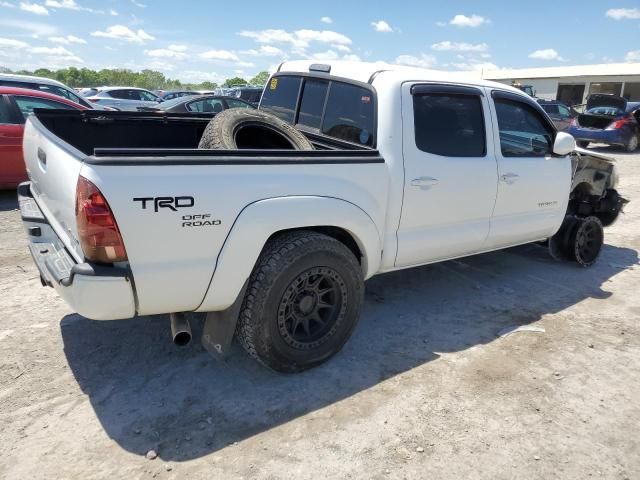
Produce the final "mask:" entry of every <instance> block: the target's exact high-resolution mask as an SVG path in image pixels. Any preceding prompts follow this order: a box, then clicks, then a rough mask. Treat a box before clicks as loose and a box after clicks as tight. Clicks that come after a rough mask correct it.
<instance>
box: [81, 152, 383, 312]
mask: <svg viewBox="0 0 640 480" xmlns="http://www.w3.org/2000/svg"><path fill="white" fill-rule="evenodd" d="M81 174H82V175H83V176H85V177H86V178H88V179H89V180H91V181H92V182H93V183H95V184H96V185H97V186H98V188H100V190H101V191H102V193H103V194H104V195H105V197H106V199H107V201H108V202H109V204H110V206H111V208H112V210H113V212H114V214H115V217H116V220H117V222H118V226H119V228H120V231H121V233H122V236H123V240H124V243H125V247H126V249H127V254H128V257H129V263H130V268H131V271H132V274H133V278H134V282H135V288H136V294H137V301H138V306H137V311H138V313H139V314H155V313H166V312H174V311H191V310H195V309H197V308H198V307H199V306H200V304H201V303H202V301H203V298H204V296H205V294H206V292H207V289H208V287H209V284H210V281H211V278H212V275H213V272H214V269H215V267H216V262H217V259H218V254H219V252H220V251H221V249H222V246H223V244H224V243H225V240H226V238H227V235H228V234H229V232H230V230H231V228H232V226H233V224H234V222H235V221H236V219H237V218H238V216H239V215H240V213H241V212H242V210H243V209H244V208H245V207H247V206H248V205H250V204H253V203H255V202H257V201H260V200H265V199H271V198H279V197H293V196H319V197H333V198H338V199H343V200H345V201H347V202H349V203H352V204H354V205H356V206H358V208H360V209H361V210H363V211H364V212H366V214H367V215H368V216H369V217H370V218H371V219H372V221H373V222H374V224H375V225H376V226H380V228H379V231H382V226H383V225H384V216H385V212H386V203H387V190H388V186H387V184H388V172H387V169H386V165H385V164H383V163H379V164H332V165H327V164H309V165H305V164H296V165H278V164H267V165H153V166H150V165H146V166H103V165H89V164H86V165H84V166H83V167H82V171H81ZM141 197H153V198H155V197H193V199H194V205H193V207H188V208H178V209H177V210H178V211H173V210H172V209H170V208H158V211H157V212H156V211H155V208H154V206H153V204H148V205H147V208H146V209H143V208H142V206H141V202H139V201H138V202H136V201H134V200H133V198H141ZM314 214H315V212H314V211H308V212H305V213H304V215H300V214H299V213H296V214H295V215H296V216H297V217H299V218H296V219H295V221H294V222H291V221H290V220H291V219H290V218H289V224H292V223H293V224H297V225H298V226H310V225H317V223H315V220H314ZM189 215H210V217H209V219H210V220H212V221H219V224H216V225H205V226H201V227H188V226H183V223H184V222H185V219H184V218H183V217H185V216H189ZM282 215H283V216H287V215H291V212H287V210H284V211H282ZM216 223H217V222H216ZM241 238H242V239H243V242H244V245H246V248H247V253H248V255H250V254H253V253H254V252H259V251H260V250H261V249H262V247H263V242H262V240H261V239H256V238H251V237H250V236H243V235H241ZM378 255H379V252H378ZM239 274H241V275H244V273H239ZM223 280H224V279H223ZM242 281H243V282H244V279H243V280H242Z"/></svg>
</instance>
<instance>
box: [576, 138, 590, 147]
mask: <svg viewBox="0 0 640 480" xmlns="http://www.w3.org/2000/svg"><path fill="white" fill-rule="evenodd" d="M576 145H578V146H579V147H580V148H587V147H588V146H589V142H585V141H584V140H578V141H577V142H576Z"/></svg>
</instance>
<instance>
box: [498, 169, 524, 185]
mask: <svg viewBox="0 0 640 480" xmlns="http://www.w3.org/2000/svg"><path fill="white" fill-rule="evenodd" d="M519 178H520V175H518V174H517V173H513V172H509V173H505V174H504V175H500V180H501V181H503V182H504V183H507V184H509V185H511V184H512V183H515V181H516V180H518V179H519Z"/></svg>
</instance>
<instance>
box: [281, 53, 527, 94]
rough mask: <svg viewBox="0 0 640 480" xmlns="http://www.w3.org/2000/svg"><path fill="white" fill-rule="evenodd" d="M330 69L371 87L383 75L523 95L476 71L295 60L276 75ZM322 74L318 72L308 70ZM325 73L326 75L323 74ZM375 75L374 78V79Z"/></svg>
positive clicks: (381, 63) (399, 80)
mask: <svg viewBox="0 0 640 480" xmlns="http://www.w3.org/2000/svg"><path fill="white" fill-rule="evenodd" d="M312 65H313V66H319V67H330V69H331V70H330V72H329V74H330V75H332V76H336V77H343V78H348V79H350V80H355V81H358V82H363V83H372V84H373V82H374V81H375V80H373V79H374V78H377V77H379V76H382V75H384V76H385V77H387V76H391V77H393V79H394V80H397V81H398V82H400V83H401V82H406V81H425V82H454V83H466V84H470V85H476V86H480V87H493V88H500V89H502V90H508V91H512V92H514V93H518V94H522V95H525V94H523V93H522V92H521V91H520V90H518V89H517V88H513V87H511V86H508V85H505V84H504V83H498V82H492V81H489V80H483V79H482V78H481V72H477V71H466V72H461V71H455V72H454V71H452V72H449V71H443V70H430V69H426V68H417V67H407V66H403V65H392V64H390V63H384V62H375V63H372V62H350V61H324V62H323V61H320V60H294V61H289V62H284V63H282V64H281V65H280V68H279V70H278V72H280V73H284V72H291V73H309V72H310V67H311V66H312ZM314 71H315V72H319V73H322V72H321V71H320V70H311V73H313V72H314ZM324 73H327V72H326V71H325V72H324ZM374 75H375V77H374Z"/></svg>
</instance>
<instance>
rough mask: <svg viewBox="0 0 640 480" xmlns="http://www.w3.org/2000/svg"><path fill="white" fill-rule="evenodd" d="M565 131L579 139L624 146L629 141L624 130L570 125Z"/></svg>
mask: <svg viewBox="0 0 640 480" xmlns="http://www.w3.org/2000/svg"><path fill="white" fill-rule="evenodd" d="M567 133H570V134H571V135H573V138H575V139H576V140H579V141H585V142H593V143H604V144H607V145H620V146H624V145H626V144H627V142H628V141H629V136H630V135H629V134H628V133H627V132H626V131H624V130H598V129H596V128H577V127H571V128H570V129H569V131H568V132H567Z"/></svg>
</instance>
